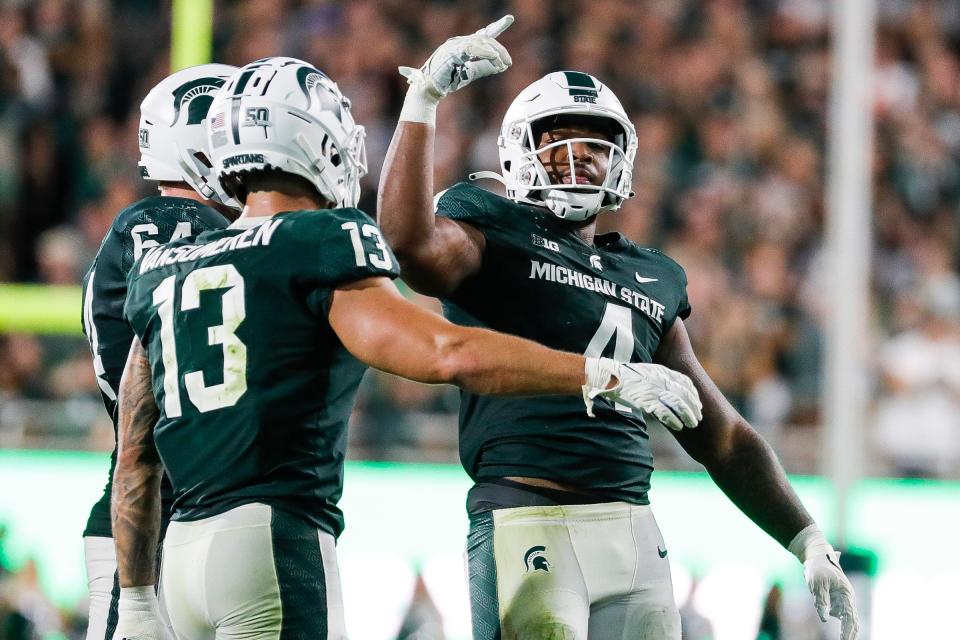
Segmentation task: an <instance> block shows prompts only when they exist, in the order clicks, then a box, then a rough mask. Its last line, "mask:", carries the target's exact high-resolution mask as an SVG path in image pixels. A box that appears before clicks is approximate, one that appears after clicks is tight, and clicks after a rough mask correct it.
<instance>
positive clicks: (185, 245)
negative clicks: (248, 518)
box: [126, 209, 398, 536]
mask: <svg viewBox="0 0 960 640" xmlns="http://www.w3.org/2000/svg"><path fill="white" fill-rule="evenodd" d="M246 222H247V220H243V219H242V220H241V221H238V222H237V223H234V224H235V225H242V224H244V223H246ZM365 229H375V227H374V226H373V221H372V220H371V219H370V218H369V217H368V216H367V215H366V214H364V213H363V212H362V211H360V210H358V209H338V210H332V211H322V212H321V211H299V212H291V213H284V214H280V215H278V216H275V217H273V218H270V219H266V221H263V222H261V223H260V224H257V225H255V226H250V227H249V228H239V227H237V226H234V227H233V228H230V229H226V230H221V231H211V232H207V233H204V234H201V235H200V236H198V237H197V238H196V239H194V240H183V241H178V242H174V243H171V244H168V245H166V246H164V247H157V248H154V249H152V250H150V251H148V252H147V253H146V254H145V255H144V256H143V258H142V259H141V260H140V262H139V263H138V264H137V265H136V266H135V268H134V269H133V270H132V271H131V274H130V281H129V282H130V292H129V294H128V296H127V305H126V317H127V319H128V320H129V321H130V323H131V325H132V326H133V327H134V329H135V331H136V333H137V335H138V336H139V337H140V340H141V342H142V343H143V345H144V346H145V348H146V349H147V352H148V354H149V356H150V361H151V370H152V372H153V386H154V394H155V397H156V398H157V402H158V405H159V407H160V409H161V416H160V421H159V423H158V424H157V426H156V430H155V437H156V444H157V449H158V451H159V453H160V456H161V458H162V459H163V463H164V467H165V468H166V470H167V473H168V474H169V476H170V479H171V482H172V484H173V486H174V504H173V520H174V521H191V520H197V519H201V518H206V517H209V516H212V515H216V514H219V513H223V512H225V511H228V510H230V509H232V508H234V507H236V506H239V505H242V504H246V503H250V502H259V503H264V504H267V505H271V506H275V507H277V508H279V509H282V510H285V511H288V512H290V513H292V514H294V515H296V516H298V517H300V518H302V519H304V520H305V521H307V522H309V523H311V524H313V525H315V526H316V527H319V528H321V529H322V530H324V531H327V532H328V533H330V534H331V535H333V536H337V535H339V534H340V531H341V530H342V528H343V519H342V515H341V512H340V510H339V509H338V508H337V506H336V503H337V500H338V499H339V497H340V494H341V491H342V484H343V460H344V457H345V447H346V426H347V418H348V417H349V414H350V410H351V408H352V406H353V400H354V396H355V394H356V390H357V385H358V384H359V381H360V377H361V376H362V375H363V371H364V370H365V365H363V364H362V363H360V362H359V361H358V360H357V359H356V358H354V357H353V356H351V355H350V354H349V353H348V352H347V351H346V349H345V348H344V347H343V345H342V344H341V343H340V341H339V340H338V339H337V338H336V336H335V334H334V333H333V331H332V330H331V329H330V327H329V325H328V324H327V323H326V310H327V309H326V305H328V304H329V302H330V296H331V293H332V291H333V289H335V288H336V287H337V286H339V285H342V284H344V283H349V282H353V281H357V280H362V279H364V278H368V277H374V276H387V277H391V278H392V277H396V275H397V274H398V272H397V269H396V267H395V266H394V265H395V264H396V263H395V260H394V259H393V258H392V256H391V255H390V253H389V249H388V248H387V247H386V246H385V245H384V244H383V243H382V241H381V240H380V239H379V235H378V234H375V233H371V232H369V231H367V232H366V234H364V232H363V231H364V230H365ZM355 243H359V246H360V247H361V248H362V250H363V253H362V255H361V254H358V253H357V251H355V249H354V246H355ZM367 254H369V255H370V256H371V258H370V259H366V258H365V259H364V260H363V261H362V262H360V261H358V260H357V255H361V257H363V256H366V255H367Z"/></svg>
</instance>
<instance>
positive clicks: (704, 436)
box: [654, 318, 813, 547]
mask: <svg viewBox="0 0 960 640" xmlns="http://www.w3.org/2000/svg"><path fill="white" fill-rule="evenodd" d="M654 360H655V361H656V362H657V363H659V364H662V365H664V366H666V367H669V368H671V369H674V370H676V371H680V372H681V373H685V374H687V375H688V376H689V377H690V379H691V380H693V384H694V385H695V386H696V388H697V391H698V392H699V393H700V399H701V401H702V402H703V421H702V422H701V423H700V426H699V427H698V428H696V429H684V430H683V431H676V432H674V431H671V433H672V435H673V436H674V437H675V438H676V439H677V440H678V441H679V442H680V444H681V445H682V446H683V448H684V449H685V450H686V451H687V453H689V454H690V455H691V456H692V457H693V459H694V460H696V461H697V462H699V463H700V464H702V465H703V466H704V467H706V469H707V472H708V473H709V474H710V477H712V478H713V481H714V482H716V483H717V486H718V487H720V489H721V490H722V491H723V492H724V493H725V494H726V495H727V497H728V498H730V500H731V501H732V502H733V503H734V504H735V505H737V508H739V509H740V510H741V511H743V513H744V514H746V516H747V517H748V518H750V519H751V520H753V521H754V522H755V523H756V524H757V525H758V526H759V527H760V528H761V529H763V530H764V531H766V532H767V533H768V534H769V535H770V536H771V537H773V539H774V540H776V541H777V542H779V543H780V544H781V545H783V546H784V547H786V546H787V545H789V544H790V541H791V540H792V539H793V538H794V536H796V535H797V533H799V532H800V531H801V530H802V529H803V528H804V527H806V526H807V525H809V524H812V523H813V518H811V517H810V514H809V513H807V510H806V509H805V508H804V506H803V504H802V503H801V502H800V498H799V497H798V496H797V494H796V492H795V491H794V490H793V487H791V486H790V482H789V481H788V480H787V476H786V474H785V473H784V471H783V467H782V466H781V465H780V462H779V460H777V456H776V454H775V453H774V451H773V449H772V448H771V447H770V445H769V444H767V443H766V442H765V441H764V440H763V438H761V437H760V436H759V434H757V432H756V431H754V430H753V428H752V427H751V426H750V425H749V424H748V423H747V421H746V420H744V419H743V417H742V416H741V415H740V414H739V413H737V411H736V409H734V408H733V406H731V404H730V403H729V402H728V401H727V399H726V398H724V397H723V394H722V393H721V392H720V390H719V389H718V388H717V385H716V384H714V382H713V380H711V379H710V377H709V376H708V375H707V372H706V371H704V370H703V367H702V366H701V365H700V362H699V361H698V360H697V357H696V355H694V353H693V347H692V346H691V345H690V338H689V337H688V336H687V330H686V328H685V327H684V326H683V321H682V320H680V319H679V318H678V319H677V321H676V322H675V323H674V324H673V327H672V328H671V329H670V331H669V332H668V333H667V335H666V336H665V337H664V339H663V341H662V342H661V344H660V348H659V349H658V350H657V353H656V354H655V356H654Z"/></svg>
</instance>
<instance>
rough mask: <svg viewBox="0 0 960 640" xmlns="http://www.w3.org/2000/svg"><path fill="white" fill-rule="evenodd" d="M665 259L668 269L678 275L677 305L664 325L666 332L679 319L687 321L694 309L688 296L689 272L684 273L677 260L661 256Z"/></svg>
mask: <svg viewBox="0 0 960 640" xmlns="http://www.w3.org/2000/svg"><path fill="white" fill-rule="evenodd" d="M661 255H662V256H663V258H664V259H665V260H666V261H667V263H668V265H667V266H668V267H669V268H670V270H671V271H673V272H674V273H675V274H676V275H675V278H676V283H677V290H676V305H675V306H674V312H673V313H672V314H671V315H670V316H669V317H668V318H667V321H666V322H665V323H664V326H663V330H664V332H666V331H667V330H668V329H670V327H672V326H673V323H674V322H675V321H676V319H677V318H680V319H681V320H686V319H687V318H688V317H689V316H690V312H691V311H692V308H691V307H690V299H689V297H688V296H687V272H686V271H684V269H683V267H681V266H680V264H679V263H677V262H676V261H675V260H673V259H672V258H670V257H669V256H666V255H664V254H661Z"/></svg>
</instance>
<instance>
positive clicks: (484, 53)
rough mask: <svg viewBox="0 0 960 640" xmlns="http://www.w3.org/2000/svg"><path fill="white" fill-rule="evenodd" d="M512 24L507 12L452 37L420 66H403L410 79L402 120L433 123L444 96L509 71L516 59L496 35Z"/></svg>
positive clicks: (405, 75)
mask: <svg viewBox="0 0 960 640" xmlns="http://www.w3.org/2000/svg"><path fill="white" fill-rule="evenodd" d="M511 24H513V16H511V15H505V16H503V17H502V18H500V19H499V20H497V21H496V22H493V23H491V24H489V25H487V26H486V27H484V28H483V29H480V30H479V31H477V32H476V33H473V34H470V35H469V36H456V37H454V38H450V39H449V40H447V41H446V42H444V43H443V44H442V45H440V46H439V47H438V48H437V50H436V51H434V52H433V54H432V55H431V56H430V57H429V58H428V59H427V61H426V62H425V63H424V64H423V66H422V67H420V68H419V69H414V68H412V67H400V74H401V75H403V76H404V77H406V78H407V82H408V83H410V88H409V89H408V90H407V96H406V99H404V101H403V109H402V110H401V111H400V120H401V121H406V122H424V123H427V124H433V123H435V122H436V119H437V105H438V104H439V103H440V100H441V99H442V98H444V97H445V96H447V95H449V94H451V93H453V92H454V91H457V90H459V89H462V88H464V87H465V86H467V85H468V84H470V83H471V82H473V81H474V80H476V79H477V78H484V77H486V76H492V75H493V74H495V73H500V72H502V71H506V70H507V68H508V67H509V66H510V65H511V64H513V61H512V60H511V59H510V54H509V53H507V50H506V49H504V47H503V45H502V44H500V43H499V42H497V40H496V38H497V36H499V35H500V34H501V33H503V32H504V31H506V30H507V27H509V26H510V25H511Z"/></svg>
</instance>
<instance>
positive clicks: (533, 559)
mask: <svg viewBox="0 0 960 640" xmlns="http://www.w3.org/2000/svg"><path fill="white" fill-rule="evenodd" d="M546 550H547V548H546V547H543V546H537V547H530V548H529V549H527V552H526V553H525V554H523V564H525V565H526V567H527V573H530V572H531V571H547V572H549V571H550V562H549V561H548V560H547V557H546V556H545V555H544V552H545V551H546Z"/></svg>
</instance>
